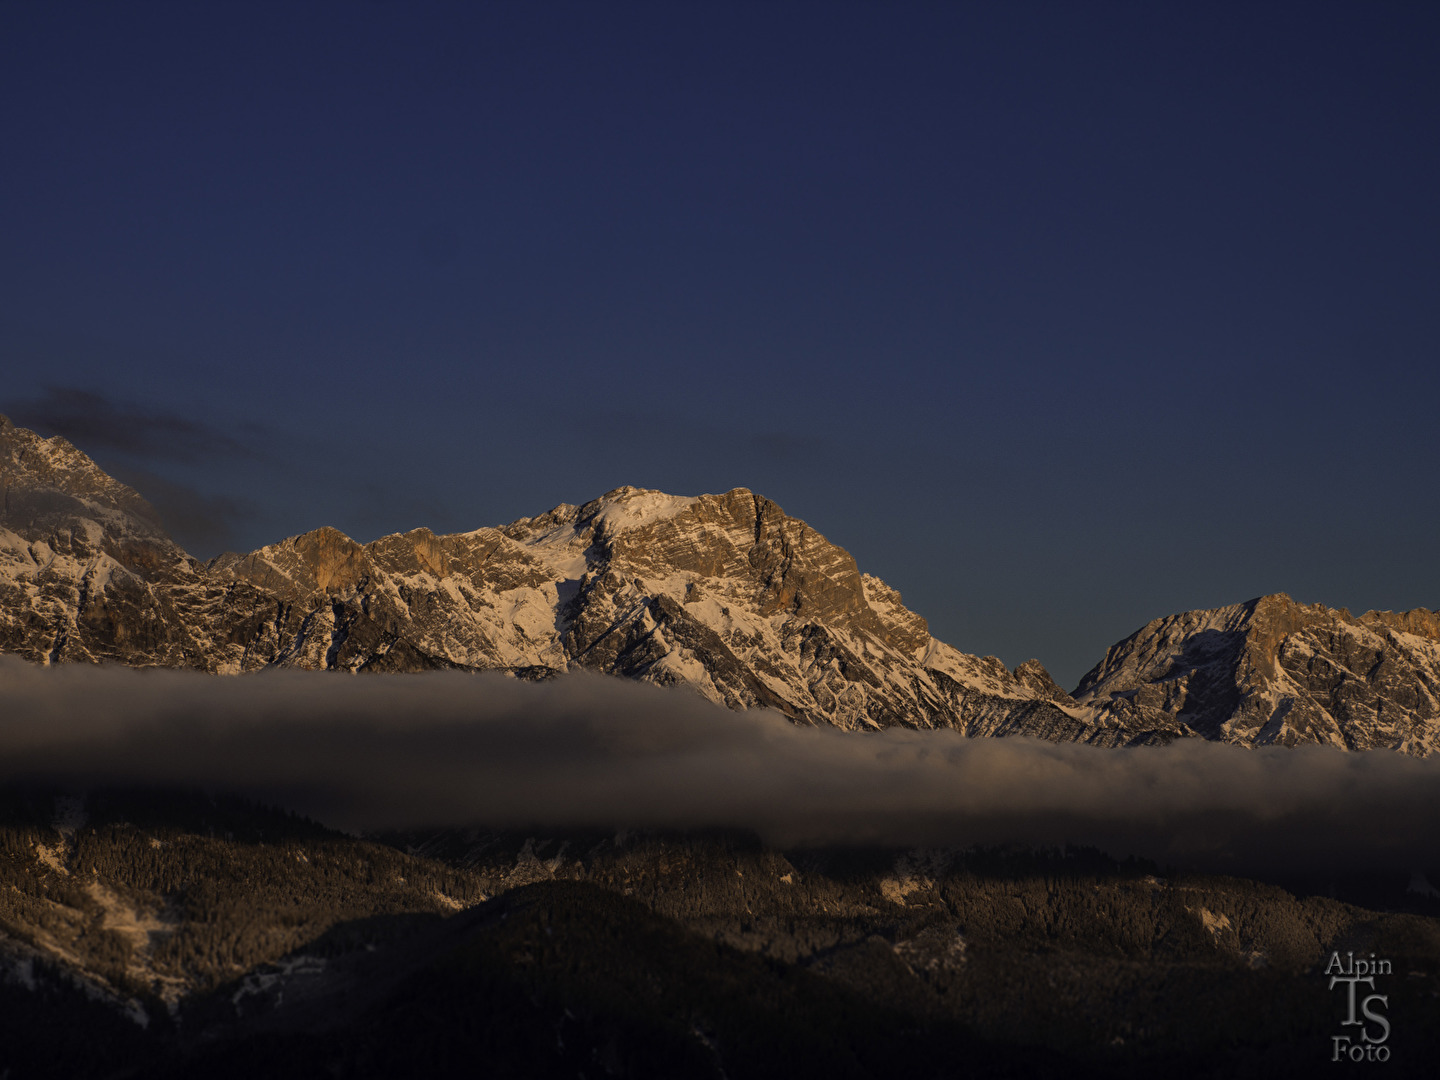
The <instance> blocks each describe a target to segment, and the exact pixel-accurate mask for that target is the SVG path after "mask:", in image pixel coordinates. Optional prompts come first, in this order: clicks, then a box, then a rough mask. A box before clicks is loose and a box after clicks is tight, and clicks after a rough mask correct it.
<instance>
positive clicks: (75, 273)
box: [0, 2, 1440, 685]
mask: <svg viewBox="0 0 1440 1080" xmlns="http://www.w3.org/2000/svg"><path fill="white" fill-rule="evenodd" d="M0 161H3V166H0V237H3V240H0V371H3V382H0V411H5V412H7V413H9V414H11V415H13V416H14V418H15V419H16V420H17V421H19V422H22V423H29V424H31V425H32V426H36V427H38V428H40V429H42V430H45V431H46V432H47V433H52V432H57V431H58V432H62V433H64V434H67V435H69V436H70V437H71V438H72V439H73V440H74V441H75V442H77V443H78V444H79V445H80V446H81V447H82V448H84V449H87V450H88V451H90V452H91V453H92V455H93V456H94V457H95V458H96V459H97V460H99V461H100V463H101V464H102V465H105V466H106V467H108V468H111V469H112V470H113V471H115V472H116V473H117V474H119V475H121V476H124V477H125V478H127V479H129V480H131V481H132V482H134V483H136V484H137V486H139V487H140V488H141V489H142V490H143V491H145V492H146V493H147V494H148V495H150V496H151V497H152V499H153V501H155V502H156V504H157V505H158V506H159V507H160V508H161V510H162V512H164V513H165V514H166V515H167V516H168V518H169V519H170V521H171V522H172V525H173V527H174V531H175V532H176V533H177V536H178V537H179V538H180V539H181V541H182V542H184V543H186V544H187V545H188V546H189V547H190V548H191V550H192V551H194V552H195V553H196V554H198V555H202V556H208V555H211V554H214V553H215V552H217V551H219V550H221V549H222V548H224V547H234V548H241V549H245V548H250V547H254V546H258V545H259V544H261V543H265V542H268V541H272V540H275V539H278V538H280V537H282V536H284V535H288V534H293V533H296V532H300V531H304V530H306V529H310V528H313V527H315V526H318V525H321V524H333V525H336V526H337V527H339V528H341V529H343V530H345V531H346V532H348V533H350V534H351V535H353V536H355V537H356V538H358V539H362V540H368V539H371V538H373V537H375V536H377V535H380V534H382V533H385V532H389V531H394V530H397V529H405V528H410V527H413V526H416V525H420V524H427V525H430V526H431V527H432V528H435V529H437V530H444V531H448V530H454V529H463V528H473V527H475V526H478V525H482V524H496V523H500V522H504V521H508V520H511V519H513V518H515V517H519V516H522V515H528V514H533V513H538V512H541V511H543V510H545V509H547V508H549V507H550V506H552V505H553V504H555V503H557V502H562V501H565V502H582V501H584V500H586V499H588V498H591V497H593V496H595V495H597V494H599V493H601V492H603V491H605V490H607V489H609V488H612V487H615V486H617V485H620V484H636V485H640V486H646V487H658V488H663V489H665V490H667V491H672V492H676V493H682V494H695V493H699V492H702V491H723V490H726V489H728V488H731V487H734V486H746V487H750V488H753V489H754V490H756V491H759V492H762V493H763V494H766V495H769V496H770V497H772V498H774V499H775V500H776V501H777V502H779V503H780V504H781V505H782V506H783V507H784V508H785V509H786V510H787V511H789V512H790V513H793V514H796V515H798V516H800V517H803V518H805V519H806V520H807V521H809V522H810V523H811V524H812V525H814V526H815V527H816V528H818V529H820V530H821V531H822V532H824V533H825V534H826V535H827V536H828V537H830V538H831V539H832V540H834V541H836V542H837V543H840V544H841V545H843V546H845V547H847V548H849V549H850V550H851V551H852V552H853V553H854V554H855V556H856V557H857V559H858V560H859V562H860V565H861V567H862V568H864V569H867V570H869V571H871V572H873V573H877V574H879V575H880V576H882V577H884V578H885V579H886V580H888V581H889V582H891V583H892V584H893V585H894V586H896V587H897V588H899V589H900V590H901V591H902V592H903V593H904V595H905V598H906V601H907V603H908V604H909V605H910V606H911V607H913V608H914V609H916V610H917V611H919V612H920V613H921V614H923V615H925V616H926V617H928V618H929V619H930V621H931V625H932V629H933V630H934V632H935V633H936V635H937V636H939V637H941V638H943V639H945V640H948V641H950V642H952V643H953V644H955V645H957V646H959V647H961V648H963V649H966V650H968V651H972V652H979V653H995V654H997V655H999V656H1001V657H1002V658H1003V659H1004V660H1005V661H1006V662H1007V663H1008V664H1011V665H1014V664H1015V663H1018V662H1019V661H1021V660H1024V659H1026V658H1027V657H1029V656H1032V655H1034V656H1038V657H1040V658H1041V659H1042V660H1043V661H1044V662H1045V663H1046V664H1047V665H1049V666H1050V667H1051V669H1052V670H1053V671H1054V673H1055V674H1056V677H1057V678H1058V679H1059V680H1060V681H1061V682H1063V683H1065V684H1067V685H1073V684H1074V682H1075V681H1076V680H1077V679H1078V677H1079V676H1080V674H1081V673H1082V672H1083V671H1084V670H1085V669H1086V668H1087V667H1089V666H1090V664H1092V663H1093V662H1095V661H1096V660H1098V659H1099V657H1100V656H1101V655H1102V654H1103V652H1104V649H1105V647H1106V646H1108V645H1109V644H1110V643H1112V642H1113V641H1115V640H1116V639H1118V638H1120V637H1123V636H1124V635H1125V634H1127V633H1129V632H1130V631H1131V630H1133V629H1135V628H1136V627H1137V626H1138V625H1140V624H1141V623H1143V622H1144V621H1146V620H1147V619H1149V618H1152V617H1154V616H1157V615H1161V614H1166V613H1169V612H1171V611H1175V610H1180V609H1184V608H1190V607H1198V606H1210V605H1215V604H1220V603H1227V602H1232V601H1237V600H1242V599H1246V598H1248V597H1251V596H1255V595H1258V594H1261V593H1265V592H1271V591H1278V590H1284V591H1288V592H1290V593H1291V594H1292V595H1295V596H1296V597H1297V598H1299V599H1302V600H1306V601H1316V600H1319V601H1324V602H1326V603H1329V604H1332V605H1335V606H1341V605H1348V606H1350V607H1352V608H1356V609H1364V608H1368V607H1414V606H1427V607H1437V606H1440V566H1437V560H1436V546H1437V545H1436V537H1437V533H1440V490H1437V483H1436V475H1437V465H1440V450H1437V436H1436V428H1437V424H1436V418H1437V390H1440V375H1437V362H1440V350H1437V340H1440V197H1437V192H1440V6H1437V5H1435V4H1433V3H1414V4H1385V3H1379V2H1367V3H1352V4H1326V3H1320V2H1306V3H1297V4H1264V3H1239V4H1233V5H1226V4H1216V3H1205V4H1200V3H1196V4H1190V5H1179V4H1152V3H1138V4H1108V3H1094V4H1074V3H1056V4H1024V3H1017V2H1007V3H994V4H937V5H922V4H914V5H904V4H895V5H879V4H855V5H847V4H843V3H833V2H831V3H822V4H801V3H794V4H769V3H766V4H758V3H757V4H740V3H725V4H720V3H716V4H702V3H695V4H691V3H684V4H676V3H663V4H653V5H645V4H616V3H599V2H595V3H586V4H576V5H564V4H543V3H533V4H530V3H527V4H521V3H514V4H494V5H482V4H478V3H466V4H455V5H444V4H408V3H398V2H396V3H379V2H376V3H344V4H320V3H285V4H276V5H264V4H260V3H255V2H247V3H243V4H234V5H226V4H220V3H207V4H176V5H160V4H132V5H118V4H109V3H106V4H97V5H93V6H91V5H79V4H62V3H55V4H32V5H20V4H7V5H4V6H3V7H0Z"/></svg>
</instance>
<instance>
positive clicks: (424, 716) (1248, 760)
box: [0, 657, 1440, 872]
mask: <svg viewBox="0 0 1440 1080" xmlns="http://www.w3.org/2000/svg"><path fill="white" fill-rule="evenodd" d="M0 714H3V716H4V718H5V722H4V724H3V725H0V782H11V781H26V780H33V781H44V782H49V783H60V784H66V785H71V786H78V787H84V786H89V785H100V784H107V785H108V784H146V785H149V784H161V785H166V784H177V785H201V786H205V787H208V788H211V789H214V790H223V791H229V792H236V793H239V794H243V795H247V796H250V797H252V798H258V799H262V800H265V801H268V802H273V803H276V804H279V805H282V806H285V807H288V808H291V809H294V810H297V811H300V812H303V813H306V814H309V815H312V816H314V817H316V818H318V819H319V820H322V821H325V822H327V823H329V824H332V825H336V826H340V827H344V828H349V829H355V830H373V829H389V828H413V827H430V826H482V825H489V826H525V827H532V826H533V827H537V828H555V829H560V828H567V827H587V828H591V827H605V828H609V827H624V826H635V827H642V828H694V827H732V828H743V829H752V830H754V831H756V832H758V833H759V834H761V836H763V837H764V838H765V839H767V840H768V841H770V842H771V843H775V844H782V845H790V844H805V843H867V844H903V845H908V844H971V843H999V842H1019V843H1030V844H1062V843H1083V844H1093V845H1095V846H1099V847H1101V848H1103V849H1105V850H1109V851H1111V852H1112V853H1114V854H1117V855H1123V854H1127V853H1134V854H1139V855H1144V856H1148V857H1151V858H1155V859H1159V860H1162V861H1169V862H1174V863H1176V864H1178V865H1196V866H1208V867H1214V868H1223V869H1230V870H1233V871H1236V872H1243V871H1246V870H1249V871H1258V870H1267V871H1268V870H1274V869H1276V868H1279V867H1288V868H1292V869H1307V870H1315V869H1322V870H1326V869H1334V868H1335V867H1337V866H1354V867H1359V866H1365V865H1378V866H1388V867H1397V866H1398V867H1406V866H1417V865H1424V864H1425V863H1426V862H1428V861H1430V860H1433V859H1434V858H1435V857H1436V855H1437V851H1440V835H1437V834H1436V833H1435V831H1434V830H1433V829H1432V828H1431V826H1432V825H1433V823H1434V822H1436V821H1440V758H1435V759H1428V760H1418V759H1415V758H1412V757H1408V756H1405V755H1400V754H1394V753H1389V752H1371V753H1363V754H1361V753H1346V752H1343V751H1338V750H1332V749H1328V748H1322V747H1305V748H1298V749H1293V750H1287V749H1283V748H1262V749H1257V750H1251V749H1243V748H1238V747H1233V746H1225V745H1217V744H1213V743H1206V742H1200V741H1193V740H1191V741H1181V742H1177V743H1175V744H1172V745H1171V746H1167V747H1143V748H1131V749H1122V750H1114V749H1099V748H1094V747H1088V746H1081V745H1074V744H1056V743H1049V742H1044V741H1040V740H1033V739H1018V738H1017V739H965V738H963V737H961V736H959V735H957V734H955V733H953V732H916V731H909V730H904V731H902V730H892V731H887V732H883V733H878V734H869V735H858V734H850V733H844V732H840V731H835V730H828V729H814V728H802V727H797V726H795V725H793V724H791V723H790V722H789V721H787V720H786V719H784V718H783V717H781V716H779V715H778V714H775V713H772V712H767V711H759V710H757V711H752V712H742V713H734V712H730V711H729V710H726V709H723V708H720V707H718V706H714V705H711V704H710V703H708V702H706V701H703V700H701V699H700V698H698V697H697V696H695V695H694V694H692V693H690V692H688V691H682V690H663V689H659V688H655V687H650V686H645V685H638V684H631V683H626V682H622V681H619V680H615V679H609V678H605V677H602V676H587V675H571V676H567V677H565V678H562V679H559V680H556V681H553V682H550V683H546V684H541V685H533V684H528V683H521V682H517V681H515V680H511V679H507V678H505V677H504V676H501V675H499V674H494V673H491V674H482V675H470V674H463V673H443V674H435V675H401V676H383V675H380V676H359V677H356V676H346V675H334V674H320V673H308V672H267V673H261V674H257V675H252V676H242V677H239V678H217V677H214V676H206V675H199V674H194V673H186V672H173V671H158V670H150V671H134V670H128V669H119V668H100V667H88V666H80V665H77V666H72V667H62V668H50V669H42V668H37V667H32V666H30V665H28V664H25V663H24V662H22V661H19V660H14V659H10V658H5V657H0Z"/></svg>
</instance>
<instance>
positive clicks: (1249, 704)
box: [1075, 594, 1440, 756]
mask: <svg viewBox="0 0 1440 1080" xmlns="http://www.w3.org/2000/svg"><path fill="white" fill-rule="evenodd" d="M1075 696H1076V698H1077V700H1078V701H1079V703H1080V704H1081V705H1083V706H1086V707H1088V708H1090V709H1093V710H1094V711H1095V714H1096V715H1097V716H1099V717H1101V718H1106V719H1110V720H1113V722H1115V723H1118V724H1120V725H1121V726H1125V727H1133V726H1137V725H1138V726H1142V727H1148V728H1151V729H1153V730H1155V731H1156V732H1169V733H1171V734H1173V735H1199V736H1201V737H1203V738H1207V739H1220V740H1224V741H1226V742H1234V743H1240V744H1242V745H1245V746H1262V745H1267V744H1279V745H1282V746H1295V745H1298V744H1301V743H1321V744H1327V745H1331V746H1339V747H1345V748H1348V749H1352V750H1369V749H1372V748H1378V747H1386V748H1392V749H1397V750H1402V751H1404V752H1406V753H1411V754H1416V755H1419V756H1426V755H1429V754H1431V753H1434V752H1435V751H1436V750H1437V749H1440V704H1437V703H1440V616H1437V614H1436V613H1435V612H1433V611H1426V610H1424V609H1417V610H1415V611H1407V612H1401V613H1399V614H1397V613H1394V612H1389V611H1371V612H1367V613H1366V614H1364V615H1361V616H1358V617H1356V616H1352V615H1351V614H1350V613H1349V612H1348V611H1344V610H1338V611H1337V610H1335V609H1333V608H1327V607H1325V606H1324V605H1322V604H1309V605H1307V604H1298V603H1296V602H1295V601H1293V600H1291V599H1290V598H1289V597H1288V596H1285V595H1283V594H1277V595H1274V596H1262V597H1260V598H1259V599H1257V600H1251V601H1249V602H1247V603H1244V604H1232V605H1230V606H1229V607H1223V608H1216V609H1214V610H1210V611H1187V612H1184V613H1182V614H1180V615H1172V616H1169V617H1168V618H1164V619H1156V620H1155V621H1153V622H1150V623H1147V624H1146V625H1145V626H1143V627H1142V628H1141V629H1139V630H1138V631H1136V632H1135V633H1134V634H1132V635H1131V636H1130V637H1128V638H1126V639H1125V640H1124V641H1122V642H1120V643H1119V644H1117V645H1115V646H1113V647H1112V648H1111V649H1110V650H1109V652H1107V653H1106V654H1105V659H1104V660H1102V661H1101V662H1100V663H1099V664H1098V665H1096V667H1095V668H1093V669H1092V670H1091V671H1090V672H1089V673H1088V674H1087V675H1086V676H1085V677H1084V679H1082V680H1081V682H1080V686H1079V688H1078V689H1077V690H1076V691H1075Z"/></svg>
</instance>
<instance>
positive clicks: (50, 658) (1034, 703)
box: [0, 417, 1440, 755]
mask: <svg viewBox="0 0 1440 1080" xmlns="http://www.w3.org/2000/svg"><path fill="white" fill-rule="evenodd" d="M0 490H3V516H0V651H3V652H9V653H15V654H18V655H21V656H24V657H26V658H27V659H30V660H32V661H36V662H41V663H59V662H65V661H89V662H96V661H105V660H109V661H119V662H122V663H126V664H130V665H136V666H155V665H159V666H166V667H188V668H196V669H199V670H203V671H210V672H216V673H226V674H234V673H239V672H243V671H252V670H257V669H260V668H264V667H270V666H282V667H298V668H312V669H333V670H345V671H354V672H359V671H424V670H433V669H440V668H462V669H475V670H481V669H501V670H505V671H509V672H511V673H513V674H515V675H516V676H518V677H522V678H544V677H549V676H550V675H553V674H556V673H559V672H562V671H566V670H570V669H574V668H586V669H590V670H595V671H600V672H604V673H607V674H612V675H618V676H622V677H626V678H632V679H640V680H644V681H649V682H655V683H660V684H667V685H685V686H689V687H691V688H693V689H694V690H696V691H697V692H699V693H701V694H703V695H704V696H706V697H708V698H710V699H711V700H713V701H716V702H718V703H722V704H724V705H727V706H728V707H730V708H735V709H743V708H753V707H761V706H765V707H770V708H774V709H777V710H779V711H780V712H782V713H784V714H785V715H787V716H789V717H791V718H792V719H794V720H796V721H797V722H801V723H810V724H827V725H833V726H835V727H838V728H841V729H845V730H876V729H881V728H887V727H894V726H903V727H911V728H917V729H931V728H949V729H955V730H958V731H961V732H963V733H965V734H967V735H972V736H990V735H1014V734H1024V735H1034V736H1038V737H1042V738H1047V739H1051V740H1056V741H1083V742H1088V743H1093V744H1097V745H1103V746H1122V745H1133V744H1141V743H1147V742H1155V741H1168V740H1170V739H1173V738H1176V737H1188V736H1200V737H1204V738H1211V739H1224V740H1226V741H1233V742H1240V743H1244V744H1246V745H1257V744H1264V743H1272V742H1273V743H1282V744H1287V745H1288V744H1294V743H1300V742H1322V743H1330V744H1333V745H1338V746H1347V747H1351V748H1359V749H1363V748H1368V747H1371V746H1389V747H1393V748H1395V749H1400V750H1403V751H1405V752H1408V753H1414V754H1421V755H1424V754H1428V753H1431V752H1433V751H1434V749H1435V748H1436V732H1437V730H1440V719H1437V715H1440V711H1437V709H1436V702H1437V700H1440V646H1437V641H1440V633H1437V627H1440V617H1437V616H1436V614H1435V613H1433V612H1429V611H1425V610H1423V609H1419V610H1417V611H1413V612H1408V613H1404V614H1403V615H1392V614H1390V613H1370V614H1368V615H1365V616H1362V617H1360V619H1358V620H1356V619H1351V618H1350V617H1349V615H1348V613H1335V612H1331V611H1330V609H1327V608H1321V607H1319V606H1318V605H1316V606H1314V607H1312V608H1305V607H1303V606H1302V605H1295V604H1293V602H1291V601H1289V599H1288V598H1285V597H1266V598H1262V599H1261V600H1258V601H1251V602H1250V603H1249V604H1248V605H1235V606H1233V607H1231V608H1222V609H1217V610H1216V611H1214V612H1190V613H1186V614H1184V615H1179V616H1172V617H1171V618H1169V619H1162V620H1156V621H1155V622H1153V623H1150V624H1148V625H1147V626H1146V627H1144V628H1142V630H1140V631H1138V632H1137V633H1136V634H1135V635H1132V637H1131V638H1129V639H1127V640H1126V641H1125V642H1121V643H1120V644H1118V645H1116V646H1115V647H1113V648H1112V649H1111V650H1110V651H1109V653H1108V654H1107V656H1106V659H1105V660H1104V661H1102V663H1101V664H1100V665H1098V666H1097V667H1096V668H1095V669H1094V670H1093V671H1092V672H1091V673H1090V674H1089V675H1087V676H1086V677H1085V679H1084V680H1083V681H1082V683H1081V686H1080V688H1079V689H1078V690H1077V691H1076V696H1075V697H1071V695H1069V694H1067V693H1065V691H1064V690H1063V689H1061V688H1060V687H1059V686H1057V685H1056V684H1055V682H1054V681H1053V680H1052V679H1051V678H1050V676H1049V674H1048V673H1047V672H1046V671H1045V669H1044V667H1043V666H1042V665H1041V664H1040V663H1039V661H1036V660H1030V661H1027V662H1026V663H1024V664H1021V665H1020V666H1019V667H1017V668H1016V669H1015V670H1014V671H1011V670H1008V669H1007V668H1006V667H1005V665H1004V664H1003V663H1001V662H1000V661H999V660H998V659H996V658H995V657H976V656H971V655H968V654H965V653H961V652H959V651H958V650H956V649H953V648H951V647H950V646H949V645H946V644H945V643H943V642H941V641H937V640H936V639H935V638H933V637H932V636H931V635H930V633H929V627H928V624H927V623H926V621H925V620H924V619H923V618H922V617H921V616H919V615H917V614H915V613H914V612H912V611H910V610H908V609H907V608H906V607H905V606H904V605H903V604H902V603H901V597H900V594H899V593H897V592H896V591H894V590H893V589H891V588H889V587H888V586H887V585H886V584H885V583H884V582H883V581H881V580H879V579H878V578H875V577H872V576H870V575H868V574H863V573H861V572H860V570H859V568H858V567H857V566H856V564H855V561H854V559H853V558H852V557H851V556H850V555H849V553H848V552H846V551H845V550H844V549H843V548H840V547H838V546H836V545H834V544H832V543H830V542H829V541H828V540H826V539H825V538H824V537H823V536H821V535H820V534H819V533H817V532H816V531H815V530H814V529H812V528H810V527H809V526H808V525H806V524H805V523H804V522H803V521H800V520H799V519H796V518H792V517H790V516H788V515H786V514H785V513H784V512H783V511H782V510H781V509H780V508H779V507H778V506H776V505H775V504H774V503H772V502H770V501H769V500H768V499H765V498H764V497H762V496H760V495H756V494H754V493H752V492H750V491H747V490H745V489H743V488H737V489H735V490H733V491H729V492H726V493H724V494H720V495H701V496H698V497H694V498H687V497H678V496H672V495H666V494H663V493H661V492H656V491H645V490H640V489H637V488H629V487H626V488H617V489H616V490H614V491H611V492H607V493H606V494H605V495H603V496H601V497H600V498H598V499H595V500H592V501H591V502H589V503H586V504H585V505H583V506H578V507H577V506H569V505H561V506H557V507H555V508H554V509H553V510H550V511H549V512H547V513H545V514H541V515H539V516H537V517H533V518H525V519H521V520H519V521H515V522H512V523H510V524H509V525H505V526H501V527H498V528H481V529H476V530H474V531H471V532H465V533H455V534H451V535H447V536H438V535H436V534H434V533H432V532H431V531H430V530H428V529H423V528H422V529H416V530H412V531H411V532H407V533H397V534H394V535H391V536H386V537H381V538H380V539H378V540H375V541H373V542H371V543H369V544H360V543H357V542H356V541H354V540H351V539H350V538H349V537H347V536H345V535H344V534H343V533H341V532H339V531H338V530H336V529H332V528H328V527H326V528H320V529H317V530H314V531H313V532H309V533H305V534H303V535H301V536H295V537H291V538H289V539H286V540H283V541H280V542H279V543H276V544H270V545H267V546H266V547H263V548H260V549H259V550H257V551H253V552H250V553H249V554H245V555H238V554H227V555H224V556H220V557H219V558H217V559H214V560H212V561H210V562H209V563H201V562H198V561H197V560H195V559H193V558H191V557H190V556H188V555H187V554H186V553H185V552H184V551H182V550H181V549H180V548H179V547H178V545H176V544H175V543H174V542H173V541H172V540H171V539H170V538H169V537H168V536H167V535H166V534H165V532H164V530H163V528H162V527H161V526H160V523H159V520H158V518H157V517H156V515H155V514H154V511H153V510H152V509H151V508H150V507H149V505H148V504H147V503H146V502H145V501H144V499H143V498H141V496H140V495H139V494H138V493H136V492H134V491H133V490H131V489H130V488H128V487H126V486H125V485H123V484H120V483H119V482H117V481H115V480H113V479H112V478H111V477H109V476H107V475H106V474H105V473H104V472H103V470H101V469H99V468H98V466H96V465H95V464H94V462H92V461H91V460H90V459H89V458H88V457H86V456H85V455H84V454H83V453H81V452H80V451H78V450H76V449H75V448H74V447H73V446H71V445H70V444H69V443H68V442H66V441H65V440H64V439H60V438H51V439H44V438H41V437H40V436H39V435H36V434H35V433H34V432H31V431H28V430H26V429H24V428H19V427H16V426H15V425H13V424H11V423H10V421H9V420H7V419H5V418H3V417H0ZM1287 605H1288V606H1287ZM1292 609H1293V610H1292ZM1277 634H1278V635H1279V636H1276V635H1277ZM1327 635H1328V636H1327ZM1267 650H1268V651H1267ZM1362 660H1363V661H1364V662H1365V663H1368V664H1369V665H1370V666H1369V667H1368V668H1366V669H1365V670H1364V671H1363V672H1357V670H1356V669H1355V665H1358V664H1361V662H1362ZM1327 665H1328V666H1327ZM1267 710H1268V711H1267ZM1372 714H1373V715H1372Z"/></svg>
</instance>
